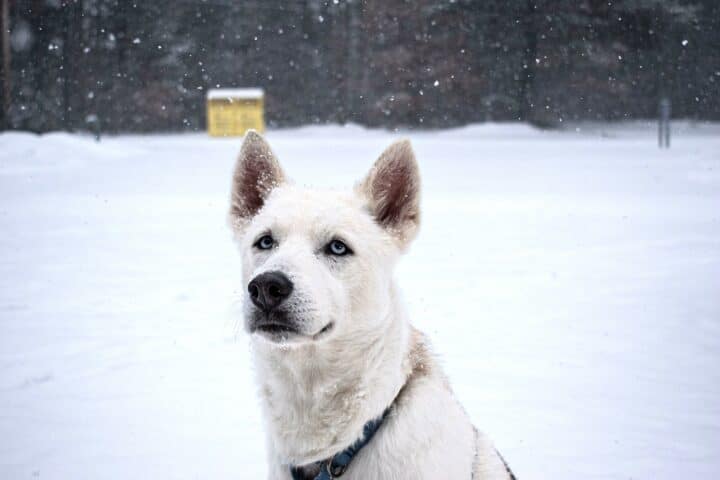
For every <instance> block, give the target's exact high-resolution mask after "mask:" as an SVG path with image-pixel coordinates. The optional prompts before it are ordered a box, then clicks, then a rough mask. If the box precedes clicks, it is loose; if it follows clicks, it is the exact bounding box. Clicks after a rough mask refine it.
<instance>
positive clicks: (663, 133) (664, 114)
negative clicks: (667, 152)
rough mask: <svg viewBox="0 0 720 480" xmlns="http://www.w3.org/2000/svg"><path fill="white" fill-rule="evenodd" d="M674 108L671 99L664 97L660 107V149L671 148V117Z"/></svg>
mask: <svg viewBox="0 0 720 480" xmlns="http://www.w3.org/2000/svg"><path fill="white" fill-rule="evenodd" d="M671 110H672V106H671V104H670V99H669V98H667V97H663V98H662V99H661V100H660V106H659V109H658V113H659V120H658V147H660V148H670V115H671Z"/></svg>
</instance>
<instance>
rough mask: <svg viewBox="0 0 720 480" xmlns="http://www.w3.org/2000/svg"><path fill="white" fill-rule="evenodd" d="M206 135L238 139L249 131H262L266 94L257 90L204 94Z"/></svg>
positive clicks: (220, 90) (221, 90)
mask: <svg viewBox="0 0 720 480" xmlns="http://www.w3.org/2000/svg"><path fill="white" fill-rule="evenodd" d="M207 126H208V133H209V134H210V135H212V136H213V137H240V136H243V135H245V132H247V131H248V130H250V129H255V130H257V131H259V132H263V131H264V130H265V95H264V92H263V90H262V89H260V88H233V89H229V88H228V89H212V90H208V95H207Z"/></svg>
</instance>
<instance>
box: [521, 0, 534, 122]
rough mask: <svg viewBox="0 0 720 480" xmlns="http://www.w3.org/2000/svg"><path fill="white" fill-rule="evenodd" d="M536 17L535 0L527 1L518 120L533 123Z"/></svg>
mask: <svg viewBox="0 0 720 480" xmlns="http://www.w3.org/2000/svg"><path fill="white" fill-rule="evenodd" d="M535 16H536V5H535V0H527V8H526V11H525V21H524V30H525V31H524V36H525V52H524V55H523V65H522V71H521V72H520V92H519V97H520V109H519V112H518V120H520V121H523V122H532V121H533V110H534V108H535V95H534V89H535V59H536V58H537V24H536V21H535Z"/></svg>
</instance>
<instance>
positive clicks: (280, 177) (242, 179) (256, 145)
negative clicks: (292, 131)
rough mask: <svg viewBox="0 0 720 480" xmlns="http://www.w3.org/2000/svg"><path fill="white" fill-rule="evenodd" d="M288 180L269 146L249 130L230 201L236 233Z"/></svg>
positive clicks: (239, 159) (242, 149)
mask: <svg viewBox="0 0 720 480" xmlns="http://www.w3.org/2000/svg"><path fill="white" fill-rule="evenodd" d="M284 181H285V174H284V173H283V171H282V168H280V164H279V163H278V161H277V159H276V158H275V154H274V153H273V152H272V150H271V149H270V145H268V143H267V142H266V141H265V139H264V138H263V137H262V136H261V135H260V134H259V133H257V132H256V131H255V130H248V132H247V133H246V134H245V140H244V141H243V144H242V147H241V148H240V156H239V157H238V161H237V164H236V165H235V173H234V174H233V180H232V195H231V198H230V223H231V225H232V227H233V228H234V229H235V230H236V231H239V230H242V227H243V226H244V225H246V224H247V222H248V221H249V220H250V219H251V218H252V217H253V216H255V214H257V212H258V211H259V210H260V209H261V208H262V206H263V205H264V204H265V200H266V199H267V197H268V195H270V192H272V190H273V189H274V188H275V187H277V186H278V185H280V184H282V183H283V182H284Z"/></svg>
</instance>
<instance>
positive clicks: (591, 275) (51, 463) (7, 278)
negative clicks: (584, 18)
mask: <svg viewBox="0 0 720 480" xmlns="http://www.w3.org/2000/svg"><path fill="white" fill-rule="evenodd" d="M678 130H680V131H676V135H675V137H674V143H673V148H672V149H671V150H669V151H661V150H658V149H657V147H656V144H655V131H654V129H653V127H651V126H644V125H642V124H625V125H619V126H614V127H603V126H599V125H585V126H583V127H582V128H581V129H580V130H579V131H576V130H574V129H570V130H569V131H566V132H540V131H537V130H534V129H532V128H530V127H527V126H522V125H519V126H517V125H516V126H503V125H486V126H472V127H467V128H462V129H457V130H449V131H444V132H433V133H415V132H411V133H408V134H406V135H402V134H394V133H387V132H383V131H374V130H364V129H361V128H359V127H348V128H341V127H308V128H302V129H293V130H278V131H271V132H270V133H269V134H268V135H267V136H268V138H269V140H270V142H271V143H272V145H273V146H274V148H275V150H276V152H277V153H278V155H279V157H280V159H281V161H282V162H283V163H284V166H285V169H286V171H287V172H288V173H289V174H290V176H292V177H293V178H294V179H295V180H296V181H297V182H298V183H301V184H314V185H320V186H336V187H349V186H350V185H352V183H353V182H354V181H355V179H357V178H359V177H360V176H361V175H363V174H364V172H365V171H366V170H367V169H368V168H369V167H370V165H371V163H372V162H373V161H374V159H375V158H376V157H377V155H378V154H379V153H380V151H381V150H382V149H383V148H384V147H385V146H386V145H387V144H388V143H389V142H390V141H392V140H393V139H395V138H398V137H400V136H409V137H410V138H411V139H412V141H413V143H414V146H415V149H416V153H417V155H418V159H419V162H420V165H421V169H422V173H423V177H424V197H423V207H424V214H425V217H424V225H423V228H422V231H421V233H420V236H419V238H418V240H417V241H416V243H415V244H414V245H413V248H412V249H411V252H410V254H409V255H408V256H407V257H406V258H405V260H404V261H403V263H402V264H401V266H400V270H399V272H398V277H399V281H400V284H401V286H402V287H403V290H404V293H405V297H406V300H407V302H408V303H409V307H410V310H411V312H412V317H413V318H414V322H415V323H416V325H418V326H419V327H420V328H422V329H423V330H425V331H426V332H428V333H429V334H430V337H431V338H432V339H433V341H434V344H435V348H436V350H437V351H438V352H440V353H441V355H442V358H443V361H444V364H445V366H446V369H447V372H448V374H449V376H450V379H451V381H452V383H453V385H454V388H455V390H456V393H457V395H458V396H459V397H460V399H461V401H462V402H463V403H464V405H465V406H466V407H467V410H468V411H469V413H470V415H471V416H472V418H473V420H474V422H475V423H476V424H477V425H478V426H479V427H480V428H482V429H483V430H485V431H486V432H487V433H488V434H489V435H490V436H491V437H492V438H493V439H494V440H495V442H496V443H497V445H498V447H499V449H500V451H501V452H502V453H503V455H504V456H505V457H506V459H507V460H508V462H509V463H510V465H511V466H512V467H513V469H514V470H515V471H516V473H517V475H518V477H519V479H520V480H526V479H554V480H555V479H573V480H575V479H578V478H581V479H618V480H619V479H630V478H632V479H679V478H718V477H720V456H719V455H718V452H719V450H718V448H719V447H718V446H719V445H720V126H717V125H715V126H713V125H699V126H692V125H689V124H682V125H679V128H678ZM239 145H240V140H239V139H227V140H226V139H223V140H216V139H209V138H207V137H206V136H204V135H202V134H194V135H169V136H162V135H157V136H120V137H108V138H104V139H103V140H102V142H100V143H96V142H94V141H93V139H92V138H90V137H87V136H74V135H68V134H49V135H43V136H35V135H31V134H26V133H5V134H1V135H0V202H1V203H0V232H1V235H0V478H2V479H25V478H27V479H33V478H41V479H73V480H76V479H240V478H253V479H254V478H263V477H264V474H265V464H264V440H263V434H262V425H261V422H260V418H259V416H258V411H259V409H258V407H257V401H256V397H255V391H254V390H255V389H254V386H253V381H252V367H251V363H250V359H249V357H248V353H247V338H246V337H245V334H244V333H243V332H242V331H240V330H239V329H238V311H239V307H238V305H239V302H240V299H241V298H242V293H243V291H244V287H243V285H241V284H240V271H239V268H240V267H239V258H238V255H237V252H236V251H235V247H234V245H233V243H232V241H231V236H230V233H229V231H228V229H227V228H226V225H225V212H226V206H227V197H228V189H229V181H230V172H231V167H232V164H233V162H234V158H235V155H236V153H237V151H238V149H239Z"/></svg>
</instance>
